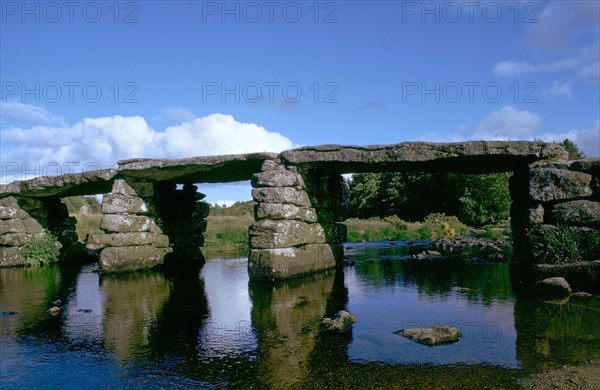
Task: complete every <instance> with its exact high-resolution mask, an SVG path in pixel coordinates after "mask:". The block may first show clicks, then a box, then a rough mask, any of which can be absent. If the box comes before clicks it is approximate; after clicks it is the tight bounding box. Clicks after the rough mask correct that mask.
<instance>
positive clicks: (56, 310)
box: [48, 306, 60, 317]
mask: <svg viewBox="0 0 600 390" xmlns="http://www.w3.org/2000/svg"><path fill="white" fill-rule="evenodd" d="M48 313H49V314H50V315H51V316H53V317H56V316H57V315H59V314H60V307H58V306H53V307H51V308H50V309H48Z"/></svg>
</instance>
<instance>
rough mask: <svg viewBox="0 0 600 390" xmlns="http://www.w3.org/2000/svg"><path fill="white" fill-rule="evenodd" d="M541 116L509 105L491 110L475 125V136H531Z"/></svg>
mask: <svg viewBox="0 0 600 390" xmlns="http://www.w3.org/2000/svg"><path fill="white" fill-rule="evenodd" d="M541 122H542V119H541V117H540V116H539V115H538V114H537V113H535V112H530V111H527V110H523V111H519V110H517V109H516V108H514V107H511V106H504V107H502V108H501V109H500V110H493V111H492V112H491V113H490V114H489V115H488V116H486V117H485V118H484V119H483V120H482V121H481V122H479V124H478V125H477V132H476V134H475V137H476V138H479V139H496V140H509V139H511V140H517V139H525V138H528V137H531V135H532V134H533V133H534V131H535V130H536V129H537V128H538V127H539V126H540V124H541Z"/></svg>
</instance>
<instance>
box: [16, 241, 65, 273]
mask: <svg viewBox="0 0 600 390" xmlns="http://www.w3.org/2000/svg"><path fill="white" fill-rule="evenodd" d="M59 254H60V250H59V249H58V247H57V246H56V238H54V237H53V236H52V235H49V236H45V237H42V238H39V239H37V240H35V241H30V242H28V243H26V244H25V245H23V252H22V256H23V259H24V260H25V263H26V264H27V265H29V266H32V267H40V266H43V265H47V264H50V263H52V262H54V261H56V260H57V259H58V255H59Z"/></svg>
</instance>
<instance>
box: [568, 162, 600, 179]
mask: <svg viewBox="0 0 600 390" xmlns="http://www.w3.org/2000/svg"><path fill="white" fill-rule="evenodd" d="M571 169H572V170H573V171H578V172H584V173H591V174H594V175H598V174H600V158H585V159H583V160H577V161H573V164H572V165H571Z"/></svg>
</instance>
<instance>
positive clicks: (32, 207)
mask: <svg viewBox="0 0 600 390" xmlns="http://www.w3.org/2000/svg"><path fill="white" fill-rule="evenodd" d="M49 234H52V236H53V237H54V238H55V239H57V240H58V241H57V246H59V247H60V248H62V251H61V252H62V253H63V254H64V253H65V252H66V250H67V249H68V248H70V246H71V245H72V244H73V243H75V242H76V241H77V233H76V232H75V218H71V217H69V212H68V210H67V206H66V205H65V204H64V203H62V202H61V201H60V198H56V197H45V198H29V197H13V196H10V197H6V198H2V199H0V266H13V265H24V264H26V263H25V261H24V259H23V256H22V251H23V246H24V245H25V244H27V243H30V242H35V241H37V240H40V239H43V238H45V237H48V235H49Z"/></svg>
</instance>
